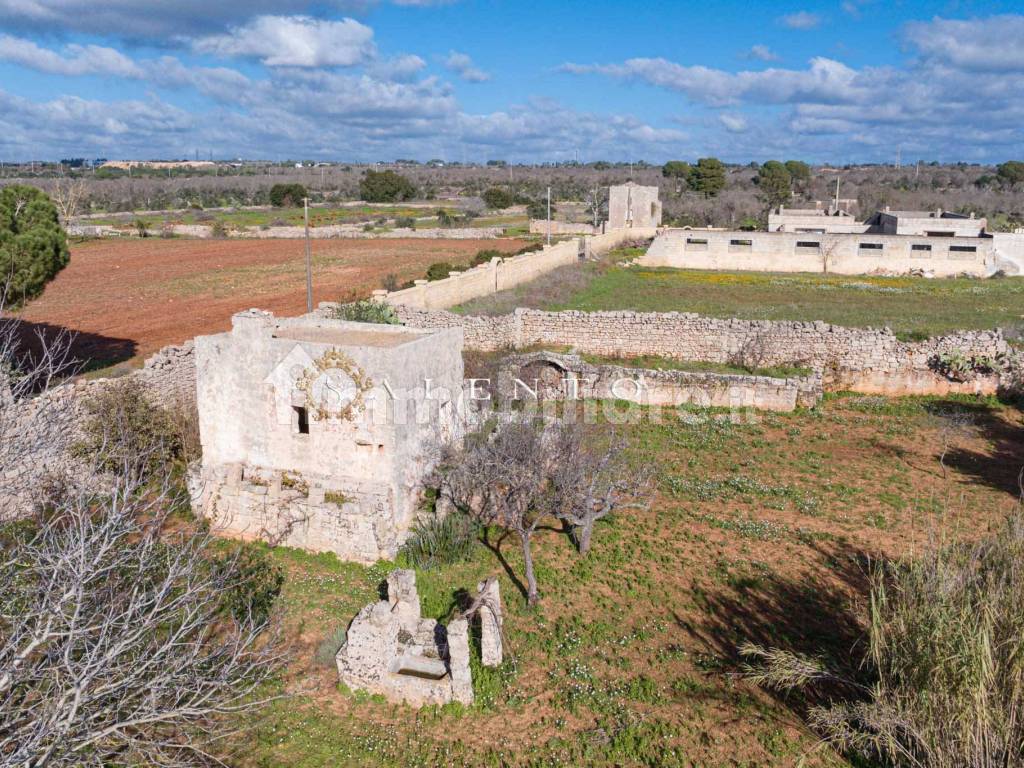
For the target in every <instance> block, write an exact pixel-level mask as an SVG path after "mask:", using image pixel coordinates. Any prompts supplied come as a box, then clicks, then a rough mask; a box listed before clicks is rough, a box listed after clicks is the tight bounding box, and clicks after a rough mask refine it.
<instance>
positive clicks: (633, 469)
mask: <svg viewBox="0 0 1024 768" xmlns="http://www.w3.org/2000/svg"><path fill="white" fill-rule="evenodd" d="M554 443H555V444H554V452H555V455H556V456H558V457H559V458H558V462H557V463H556V464H555V465H554V467H553V470H552V484H553V494H552V495H553V497H554V498H555V499H556V500H557V502H558V505H559V506H558V507H557V508H556V509H555V510H554V515H555V516H556V517H557V518H559V519H560V520H563V521H564V522H566V523H568V524H569V525H571V526H572V527H573V533H574V537H575V539H576V545H577V547H579V551H580V554H581V555H586V554H587V553H588V552H589V551H590V541H591V538H592V537H593V534H594V525H595V524H596V523H597V521H598V520H601V519H603V518H605V517H607V516H608V515H610V514H612V513H613V512H615V511H616V510H620V509H625V508H628V507H633V508H636V507H640V506H642V505H643V504H644V503H645V502H644V500H643V499H641V498H640V497H641V496H642V495H643V493H644V491H645V490H646V489H647V486H648V482H649V479H650V474H651V473H650V468H649V467H648V466H647V465H645V464H632V465H631V464H630V462H629V461H628V459H627V456H626V452H625V451H626V440H625V438H624V437H623V436H622V435H621V434H619V433H617V432H614V431H611V432H610V433H608V434H604V430H600V429H598V428H596V427H593V426H589V427H585V426H582V425H579V424H565V425H563V426H562V427H561V429H559V430H558V431H557V432H556V434H555V437H554Z"/></svg>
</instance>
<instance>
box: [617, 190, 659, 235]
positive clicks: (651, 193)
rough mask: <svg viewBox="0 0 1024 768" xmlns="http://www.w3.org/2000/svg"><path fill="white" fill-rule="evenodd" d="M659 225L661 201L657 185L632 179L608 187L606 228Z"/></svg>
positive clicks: (635, 227) (651, 226) (636, 227)
mask: <svg viewBox="0 0 1024 768" xmlns="http://www.w3.org/2000/svg"><path fill="white" fill-rule="evenodd" d="M660 226H661V201H660V200H659V199H658V188H657V187H642V186H640V185H639V184H635V183H634V182H632V181H629V182H626V183H625V184H618V185H616V186H613V187H610V188H609V189H608V227H607V228H608V229H609V230H613V229H638V228H648V229H650V228H657V227H660Z"/></svg>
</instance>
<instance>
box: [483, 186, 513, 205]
mask: <svg viewBox="0 0 1024 768" xmlns="http://www.w3.org/2000/svg"><path fill="white" fill-rule="evenodd" d="M483 200H484V205H486V206H487V207H488V208H492V209H496V208H510V207H511V206H513V205H515V202H516V198H515V195H513V194H512V192H510V191H509V190H507V189H502V188H501V187H491V188H490V189H488V190H486V191H485V192H484V194H483Z"/></svg>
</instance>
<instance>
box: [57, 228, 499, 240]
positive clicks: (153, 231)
mask: <svg viewBox="0 0 1024 768" xmlns="http://www.w3.org/2000/svg"><path fill="white" fill-rule="evenodd" d="M67 231H68V234H69V235H75V236H81V237H138V232H137V231H136V230H134V229H123V228H120V227H114V226H111V225H109V224H70V225H68V227H67ZM163 233H166V234H168V235H175V236H177V237H195V238H200V239H203V238H212V237H213V236H214V232H213V226H212V225H209V224H157V225H154V226H152V227H150V229H149V234H150V235H151V236H157V235H161V234H163ZM309 233H310V237H312V238H315V239H320V240H334V239H348V240H388V239H395V238H408V239H421V240H491V239H494V238H497V237H501V236H502V235H503V234H504V233H505V228H504V227H426V228H422V229H409V228H405V227H403V228H396V229H391V230H387V231H386V232H372V231H371V232H366V231H364V230H363V224H330V225H326V226H323V227H310V230H309ZM225 236H226V237H229V238H240V239H255V240H274V239H279V240H298V239H301V238H304V237H305V236H306V230H305V228H304V227H287V226H278V227H275V226H270V227H265V228H264V227H243V228H242V229H228V230H227V234H226V235H225Z"/></svg>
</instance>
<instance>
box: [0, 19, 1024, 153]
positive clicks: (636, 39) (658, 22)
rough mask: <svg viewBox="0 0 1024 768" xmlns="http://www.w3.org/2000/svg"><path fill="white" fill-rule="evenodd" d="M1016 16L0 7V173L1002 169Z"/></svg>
mask: <svg viewBox="0 0 1024 768" xmlns="http://www.w3.org/2000/svg"><path fill="white" fill-rule="evenodd" d="M1022 41H1024V0H1017V1H1016V2H1006V1H1000V0H990V1H989V2H973V1H971V0H964V1H962V2H957V1H954V0H951V1H950V2H930V3H929V2H912V1H910V0H834V1H830V2H799V1H797V2H792V3H790V2H761V3H753V2H732V1H731V0H725V1H719V2H707V0H704V2H681V1H677V2H668V1H666V0H660V1H658V0H649V2H645V3H637V2H625V1H624V0H617V1H615V2H612V1H606V0H588V1H587V2H583V1H582V0H568V1H561V2H559V1H557V0H547V1H546V2H523V1H520V2H512V1H511V0H508V1H506V2H501V1H500V0H321V1H320V2H310V1H309V0H178V1H177V2H172V1H171V0H0V160H3V161H7V162H11V161H16V160H28V159H59V158H65V157H90V158H91V157H107V158H110V159H157V158H165V159H167V158H182V157H189V158H192V157H195V156H196V154H197V153H198V156H199V157H201V158H208V157H210V156H211V155H212V156H213V157H215V158H235V157H242V158H248V159H272V160H286V159H293V160H330V161H350V162H371V161H388V160H393V159H396V158H411V159H417V160H421V161H425V160H429V159H433V158H438V159H441V160H445V161H448V162H454V161H462V162H467V161H468V162H480V161H484V160H498V159H501V160H508V161H510V162H525V163H547V162H565V161H571V160H574V159H577V158H578V159H579V160H580V161H583V162H591V161H595V160H610V161H628V160H647V161H649V162H664V161H665V160H668V159H683V160H694V159H696V158H698V157H706V156H717V157H720V158H722V159H723V160H726V161H729V162H748V161H751V160H754V161H759V162H760V161H764V160H767V159H771V158H778V159H790V158H797V159H803V160H806V161H809V162H831V163H851V162H894V161H895V160H896V154H897V152H899V154H900V158H901V160H902V161H903V162H907V163H909V162H914V161H916V160H918V159H920V160H924V161H926V162H927V161H932V160H938V161H941V162H954V161H965V162H980V163H992V162H1002V161H1004V160H1007V159H1012V158H1024V134H1022V126H1024V42H1022Z"/></svg>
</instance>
